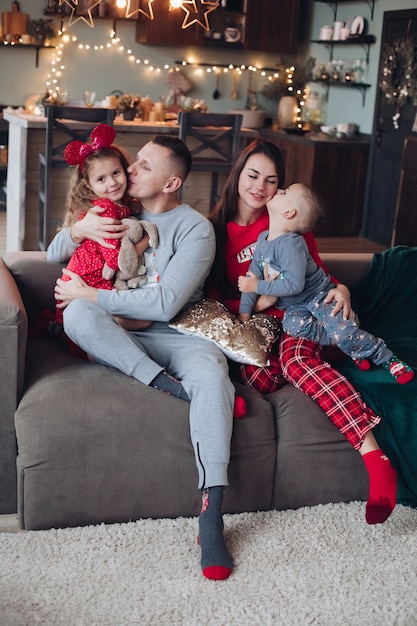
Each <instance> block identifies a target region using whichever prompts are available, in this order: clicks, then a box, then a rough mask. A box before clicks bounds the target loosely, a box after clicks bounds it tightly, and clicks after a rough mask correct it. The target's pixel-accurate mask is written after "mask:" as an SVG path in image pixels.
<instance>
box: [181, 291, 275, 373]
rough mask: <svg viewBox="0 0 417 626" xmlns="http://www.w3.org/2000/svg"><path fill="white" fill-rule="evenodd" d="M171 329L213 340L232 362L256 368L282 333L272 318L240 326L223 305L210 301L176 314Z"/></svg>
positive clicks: (258, 317)
mask: <svg viewBox="0 0 417 626" xmlns="http://www.w3.org/2000/svg"><path fill="white" fill-rule="evenodd" d="M170 326H171V328H175V329H176V330H178V332H180V333H183V334H185V335H197V337H201V338H202V339H207V340H208V341H212V342H213V343H215V344H216V346H217V347H218V348H220V350H221V351H222V352H224V354H225V355H226V356H227V357H228V358H229V359H231V360H232V361H236V362H237V363H244V364H246V365H257V366H258V367H265V365H267V364H268V360H269V353H270V351H271V348H272V345H273V343H274V342H275V341H276V339H277V338H278V336H279V333H280V331H281V322H280V321H279V320H278V319H277V318H275V317H272V316H271V315H263V314H256V315H253V316H252V317H251V318H250V320H248V321H247V322H243V323H242V322H240V321H239V319H238V318H237V317H236V316H235V315H233V314H232V313H230V312H229V311H228V310H227V308H226V307H225V306H224V304H222V303H221V302H217V301H216V300H211V299H209V298H206V299H203V300H201V301H200V302H196V303H195V304H193V305H191V306H190V307H189V308H187V309H186V310H185V311H182V312H181V313H179V315H177V316H176V317H175V318H174V319H173V320H172V322H171V323H170Z"/></svg>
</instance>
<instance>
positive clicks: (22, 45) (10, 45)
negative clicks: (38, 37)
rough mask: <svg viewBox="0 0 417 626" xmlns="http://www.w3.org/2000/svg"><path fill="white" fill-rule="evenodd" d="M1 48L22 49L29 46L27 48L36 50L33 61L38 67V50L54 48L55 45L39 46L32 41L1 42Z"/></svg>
mask: <svg viewBox="0 0 417 626" xmlns="http://www.w3.org/2000/svg"><path fill="white" fill-rule="evenodd" d="M1 48H3V49H4V48H9V49H10V48H19V49H23V48H24V49H27V48H29V49H32V50H36V61H35V63H36V67H38V66H39V50H53V49H54V48H55V46H49V45H46V46H39V45H37V44H34V43H6V42H3V46H0V49H1Z"/></svg>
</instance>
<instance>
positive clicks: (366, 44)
mask: <svg viewBox="0 0 417 626" xmlns="http://www.w3.org/2000/svg"><path fill="white" fill-rule="evenodd" d="M316 1H318V0H316ZM375 40H376V39H375V35H364V36H358V37H356V36H355V37H350V38H349V39H335V40H333V39H312V40H311V43H317V44H320V45H322V46H326V47H327V48H329V49H330V61H333V48H334V46H342V47H343V46H361V47H362V48H363V49H364V50H365V52H366V63H369V51H370V47H371V45H372V44H373V43H375Z"/></svg>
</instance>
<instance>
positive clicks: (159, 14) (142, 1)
mask: <svg viewBox="0 0 417 626" xmlns="http://www.w3.org/2000/svg"><path fill="white" fill-rule="evenodd" d="M139 5H140V6H141V7H142V8H143V10H144V11H147V7H148V0H139ZM169 6H170V0H159V1H158V2H154V3H153V5H152V8H153V12H154V16H155V19H154V20H150V19H149V18H147V17H146V15H142V14H141V13H139V15H138V19H137V21H136V41H137V42H138V43H145V44H155V45H161V46H162V45H163V46H202V45H203V40H204V32H205V31H204V29H203V28H201V26H197V25H195V24H193V25H192V26H189V27H188V28H184V29H183V28H181V24H182V23H183V21H184V18H185V17H186V14H185V12H184V11H183V10H182V9H175V10H172V11H170V10H169ZM209 16H210V14H209Z"/></svg>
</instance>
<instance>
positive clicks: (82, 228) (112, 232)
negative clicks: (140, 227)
mask: <svg viewBox="0 0 417 626" xmlns="http://www.w3.org/2000/svg"><path fill="white" fill-rule="evenodd" d="M104 210H105V209H104V208H103V207H98V206H93V207H91V209H89V211H88V212H87V213H86V214H85V216H84V217H83V219H82V220H77V221H76V222H75V223H74V224H73V225H72V226H71V239H72V240H73V242H74V243H77V244H79V243H82V242H83V241H84V240H85V239H91V240H92V241H95V242H96V243H98V244H100V246H103V248H110V249H112V248H115V246H113V245H112V244H111V243H108V242H107V241H106V239H121V238H122V237H123V234H124V232H125V230H127V228H128V226H126V225H125V224H122V223H121V222H120V221H119V220H115V219H113V218H112V217H101V216H100V213H102V212H103V211H104Z"/></svg>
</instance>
